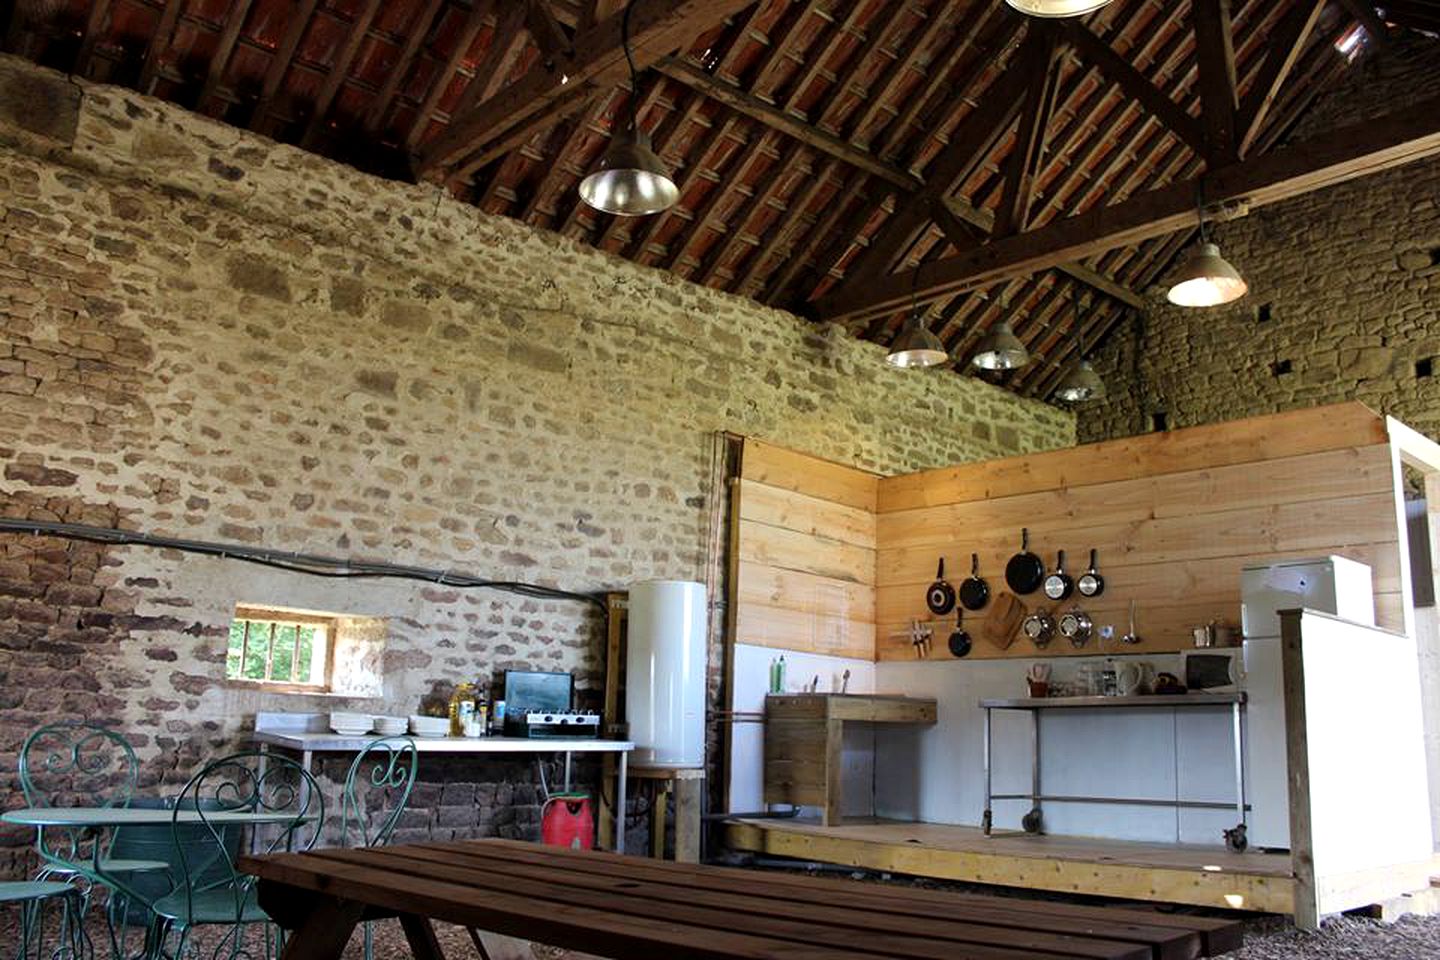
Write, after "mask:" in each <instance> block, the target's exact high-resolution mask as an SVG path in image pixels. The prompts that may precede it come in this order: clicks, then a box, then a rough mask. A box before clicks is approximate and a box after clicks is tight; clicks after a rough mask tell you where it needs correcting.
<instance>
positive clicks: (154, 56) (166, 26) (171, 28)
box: [135, 0, 184, 94]
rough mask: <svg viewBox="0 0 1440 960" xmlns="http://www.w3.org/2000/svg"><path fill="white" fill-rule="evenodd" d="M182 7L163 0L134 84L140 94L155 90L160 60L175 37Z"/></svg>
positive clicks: (172, 0)
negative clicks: (138, 76) (137, 78)
mask: <svg viewBox="0 0 1440 960" xmlns="http://www.w3.org/2000/svg"><path fill="white" fill-rule="evenodd" d="M183 5H184V4H183V2H182V0H165V6H164V7H163V8H162V9H161V11H160V20H159V21H158V22H157V23H156V24H155V32H154V33H153V34H151V35H150V42H149V44H147V45H146V47H145V62H144V63H143V64H142V65H141V67H140V79H139V80H138V81H137V82H136V84H135V86H136V87H137V88H138V89H139V90H140V92H141V93H145V94H148V93H150V92H151V91H152V90H154V88H155V79H156V78H157V77H158V76H159V75H160V60H161V59H162V57H163V56H164V54H165V50H166V48H167V47H169V46H170V40H171V38H172V37H174V36H175V24H176V23H177V22H178V21H179V19H180V8H181V7H182V6H183Z"/></svg>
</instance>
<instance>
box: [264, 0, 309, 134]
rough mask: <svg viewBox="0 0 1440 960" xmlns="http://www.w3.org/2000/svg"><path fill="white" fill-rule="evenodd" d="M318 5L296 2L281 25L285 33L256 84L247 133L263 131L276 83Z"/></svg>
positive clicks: (302, 1)
mask: <svg viewBox="0 0 1440 960" xmlns="http://www.w3.org/2000/svg"><path fill="white" fill-rule="evenodd" d="M318 3H319V0H299V2H298V3H296V5H295V9H294V10H293V11H292V12H291V14H290V19H289V20H288V22H287V23H286V25H285V33H284V34H283V35H282V36H281V37H280V44H279V46H277V47H276V48H275V52H274V53H272V54H271V56H270V66H269V67H267V68H266V70H265V79H264V81H263V82H262V83H261V85H260V98H259V99H258V100H256V101H255V110H254V112H252V113H251V114H250V129H251V130H259V131H260V132H262V133H263V132H265V131H266V129H267V126H268V124H269V122H270V108H271V107H272V106H274V104H275V97H276V96H277V95H278V94H279V93H280V84H281V83H282V82H284V80H285V73H286V71H288V70H289V69H290V64H291V62H292V61H294V59H295V50H296V49H297V48H298V47H299V46H300V38H301V37H303V36H304V35H305V29H306V28H307V27H309V26H310V18H311V17H312V16H314V14H315V7H316V6H317V5H318Z"/></svg>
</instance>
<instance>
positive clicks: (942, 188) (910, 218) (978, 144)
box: [845, 33, 1042, 289]
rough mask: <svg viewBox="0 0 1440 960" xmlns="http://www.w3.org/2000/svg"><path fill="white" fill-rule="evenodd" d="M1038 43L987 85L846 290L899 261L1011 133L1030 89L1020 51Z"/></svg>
mask: <svg viewBox="0 0 1440 960" xmlns="http://www.w3.org/2000/svg"><path fill="white" fill-rule="evenodd" d="M1041 42H1042V41H1040V40H1039V39H1038V35H1037V34H1034V33H1032V34H1030V35H1028V36H1027V37H1026V40H1025V42H1024V43H1023V44H1022V45H1021V51H1020V52H1019V53H1018V54H1017V55H1016V56H1015V58H1014V59H1013V60H1012V61H1011V63H1010V65H1009V66H1008V67H1007V68H1006V69H1005V72H1004V73H1002V74H1001V75H1000V77H999V79H997V80H996V81H995V82H994V83H993V84H991V86H990V88H989V89H988V90H987V91H986V93H985V94H984V96H983V97H982V98H981V101H980V105H979V106H977V107H976V108H975V110H974V111H973V112H971V113H970V115H969V116H967V117H966V118H965V119H964V120H963V121H962V122H961V124H960V126H959V127H958V128H957V129H956V131H955V132H954V134H952V135H951V138H950V143H949V145H948V146H947V147H946V148H945V149H944V150H943V151H942V152H941V153H940V155H939V156H938V157H936V158H935V161H934V162H933V163H932V164H931V166H930V169H929V170H927V171H926V174H925V178H926V179H925V186H924V188H923V189H921V190H918V191H916V192H915V193H913V194H911V195H910V197H909V198H908V199H907V200H905V202H903V203H901V204H900V205H899V206H898V207H897V208H896V210H895V213H894V215H893V216H891V217H890V218H889V219H888V220H886V221H885V225H884V226H883V227H881V229H880V233H879V234H878V235H877V237H876V239H875V240H874V241H873V242H872V243H871V244H870V247H869V249H868V250H867V251H866V252H865V254H864V255H863V256H862V257H861V258H860V260H859V261H858V262H857V263H856V264H855V265H854V266H853V267H852V268H851V270H850V273H849V278H848V279H847V281H846V284H845V286H846V287H853V288H855V289H858V288H860V287H862V286H864V285H865V284H867V283H868V282H869V281H870V280H872V279H874V278H876V277H879V276H882V275H884V274H885V273H886V272H888V271H889V270H890V269H891V268H892V267H893V266H894V265H895V264H896V263H899V262H901V261H903V260H904V258H905V257H906V256H907V255H908V253H909V251H910V247H911V245H912V244H913V243H914V241H915V235H916V233H917V232H918V231H920V230H923V229H924V228H925V226H926V225H927V224H929V223H930V222H931V219H930V218H931V215H932V212H931V207H932V204H933V203H934V201H936V200H939V199H941V198H943V197H945V196H947V195H948V194H949V193H950V191H951V190H952V189H954V186H955V184H956V182H957V181H963V180H965V179H966V178H967V177H968V176H969V175H970V173H972V172H973V171H974V169H975V167H976V166H977V165H978V164H979V163H980V162H982V161H983V160H984V158H985V157H986V156H988V155H989V153H990V151H991V150H992V149H994V147H995V144H996V143H997V142H998V141H999V140H1000V138H1001V137H1003V136H1004V135H1005V133H1006V131H1008V130H1009V129H1010V125H1011V124H1012V123H1013V122H1014V120H1015V117H1016V115H1017V114H1018V113H1019V111H1020V106H1021V102H1022V98H1023V95H1024V91H1025V90H1026V89H1027V87H1028V86H1029V77H1028V76H1027V75H1026V72H1025V69H1024V67H1023V66H1022V64H1024V63H1027V62H1029V61H1030V60H1031V59H1033V58H1032V57H1030V56H1027V55H1026V53H1025V48H1026V46H1032V47H1033V46H1034V45H1036V44H1038V43H1041Z"/></svg>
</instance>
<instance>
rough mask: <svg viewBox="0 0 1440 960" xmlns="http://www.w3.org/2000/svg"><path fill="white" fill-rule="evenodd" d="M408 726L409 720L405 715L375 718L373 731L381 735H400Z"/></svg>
mask: <svg viewBox="0 0 1440 960" xmlns="http://www.w3.org/2000/svg"><path fill="white" fill-rule="evenodd" d="M408 727H409V721H408V720H407V719H406V718H405V717H376V718H375V732H376V733H378V734H380V736H382V737H399V736H402V735H404V733H405V731H406V729H407V728H408Z"/></svg>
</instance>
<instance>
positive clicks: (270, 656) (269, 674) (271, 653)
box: [265, 620, 279, 680]
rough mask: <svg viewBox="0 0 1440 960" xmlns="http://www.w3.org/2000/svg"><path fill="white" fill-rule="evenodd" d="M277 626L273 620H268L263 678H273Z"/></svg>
mask: <svg viewBox="0 0 1440 960" xmlns="http://www.w3.org/2000/svg"><path fill="white" fill-rule="evenodd" d="M277 626H279V624H277V623H276V622H275V621H274V620H271V621H270V643H269V645H268V646H267V647H266V648H265V679H266V680H273V679H275V678H274V675H273V674H274V671H275V628H276V627H277Z"/></svg>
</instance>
